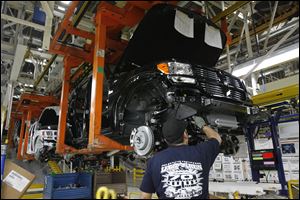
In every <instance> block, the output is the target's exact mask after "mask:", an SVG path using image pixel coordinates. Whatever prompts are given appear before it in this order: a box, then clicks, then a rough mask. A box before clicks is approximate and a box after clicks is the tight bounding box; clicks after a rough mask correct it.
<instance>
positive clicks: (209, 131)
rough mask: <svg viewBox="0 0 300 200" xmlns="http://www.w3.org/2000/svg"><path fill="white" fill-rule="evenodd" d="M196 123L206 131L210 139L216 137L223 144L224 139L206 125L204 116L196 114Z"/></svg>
mask: <svg viewBox="0 0 300 200" xmlns="http://www.w3.org/2000/svg"><path fill="white" fill-rule="evenodd" d="M193 119H194V121H195V124H196V125H197V126H198V127H199V128H200V129H201V130H202V131H203V132H204V134H205V135H206V136H207V137H208V139H212V138H214V139H216V140H218V142H219V144H221V142H222V139H221V137H220V135H219V133H217V132H216V131H215V130H214V129H212V128H210V127H209V126H207V125H206V122H205V121H204V119H203V118H202V117H198V116H194V117H193Z"/></svg>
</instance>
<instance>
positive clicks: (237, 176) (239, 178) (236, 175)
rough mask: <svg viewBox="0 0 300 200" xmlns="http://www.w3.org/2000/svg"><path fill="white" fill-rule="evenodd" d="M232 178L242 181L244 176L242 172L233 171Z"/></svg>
mask: <svg viewBox="0 0 300 200" xmlns="http://www.w3.org/2000/svg"><path fill="white" fill-rule="evenodd" d="M233 179H234V180H236V181H243V180H244V179H245V178H244V175H243V173H236V172H234V173H233Z"/></svg>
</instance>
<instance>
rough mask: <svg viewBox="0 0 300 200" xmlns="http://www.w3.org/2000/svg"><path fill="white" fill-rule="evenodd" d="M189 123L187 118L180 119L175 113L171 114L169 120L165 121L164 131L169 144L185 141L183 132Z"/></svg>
mask: <svg viewBox="0 0 300 200" xmlns="http://www.w3.org/2000/svg"><path fill="white" fill-rule="evenodd" d="M187 125H188V123H187V122H186V121H185V120H178V119H176V117H175V114H171V115H169V117H168V119H167V121H166V122H165V123H163V127H162V132H163V136H164V138H165V140H166V141H167V142H168V143H169V144H179V143H181V142H182V141H183V133H184V130H185V129H186V127H187Z"/></svg>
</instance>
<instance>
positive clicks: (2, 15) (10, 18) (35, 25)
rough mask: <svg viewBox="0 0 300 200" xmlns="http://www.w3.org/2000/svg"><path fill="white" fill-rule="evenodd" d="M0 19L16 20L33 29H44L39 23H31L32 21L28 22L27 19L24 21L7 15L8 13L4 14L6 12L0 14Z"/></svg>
mask: <svg viewBox="0 0 300 200" xmlns="http://www.w3.org/2000/svg"><path fill="white" fill-rule="evenodd" d="M1 19H5V20H8V21H12V22H16V23H18V24H22V25H25V26H30V27H33V28H35V29H38V30H41V31H45V26H42V25H39V24H36V23H32V22H28V21H25V20H23V19H19V18H16V17H12V16H9V15H6V14H1Z"/></svg>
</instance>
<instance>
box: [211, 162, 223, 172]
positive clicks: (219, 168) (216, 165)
mask: <svg viewBox="0 0 300 200" xmlns="http://www.w3.org/2000/svg"><path fill="white" fill-rule="evenodd" d="M213 167H214V170H222V163H220V162H215V163H214V165H213Z"/></svg>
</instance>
